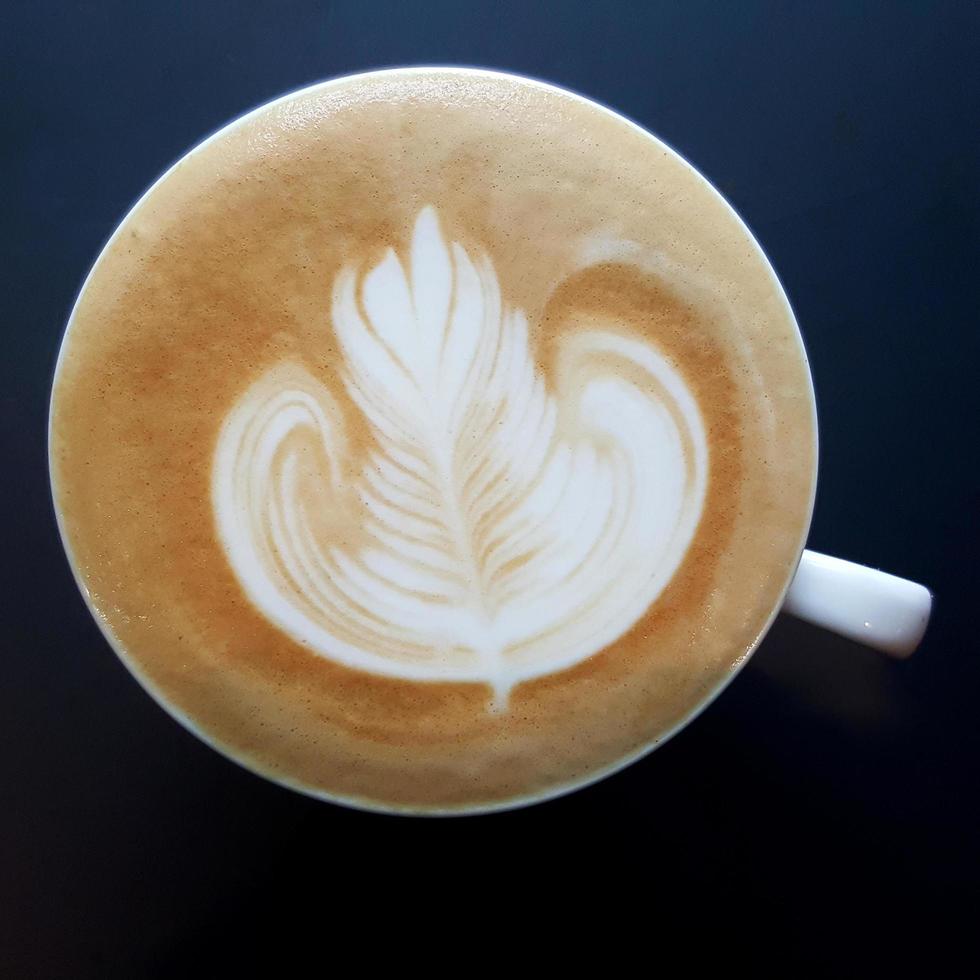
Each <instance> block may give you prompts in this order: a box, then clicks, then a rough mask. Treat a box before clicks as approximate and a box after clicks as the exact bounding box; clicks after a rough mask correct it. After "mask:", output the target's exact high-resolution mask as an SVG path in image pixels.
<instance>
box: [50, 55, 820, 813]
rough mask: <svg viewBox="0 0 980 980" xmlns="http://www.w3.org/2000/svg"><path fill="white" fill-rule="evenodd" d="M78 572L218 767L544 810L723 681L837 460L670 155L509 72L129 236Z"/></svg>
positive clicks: (248, 160)
mask: <svg viewBox="0 0 980 980" xmlns="http://www.w3.org/2000/svg"><path fill="white" fill-rule="evenodd" d="M50 451H51V467H52V483H53V487H54V493H55V502H56V506H57V509H58V513H59V520H60V523H61V527H62V532H63V536H64V540H65V543H66V547H67V549H68V552H69V555H70V557H71V560H72V563H73V566H74V569H75V572H76V574H77V576H78V578H79V581H80V584H81V585H82V587H83V589H84V590H85V593H86V595H87V596H88V598H89V601H90V603H91V606H92V608H93V610H94V612H95V614H96V616H97V617H98V619H99V622H100V625H101V626H102V628H103V629H104V631H105V632H106V635H107V636H108V638H109V639H110V641H111V642H112V644H113V646H114V647H115V649H116V650H117V652H118V653H119V654H120V656H121V657H122V658H123V659H124V660H125V662H126V663H127V664H128V665H129V667H130V668H131V669H132V670H133V671H134V672H135V673H136V675H137V676H138V677H139V678H140V679H141V680H142V682H143V683H144V684H145V685H146V686H147V687H148V688H149V689H150V690H151V691H153V692H154V693H155V694H156V695H157V696H158V698H159V699H160V700H161V701H162V702H163V703H164V704H166V705H167V706H168V708H169V709H170V710H171V711H172V712H173V713H174V714H175V715H176V716H177V717H179V718H180V719H181V720H183V721H184V722H185V723H186V724H188V725H189V726H191V727H192V728H193V729H194V730H195V731H197V732H198V733H199V734H200V735H201V736H202V737H203V738H205V739H206V740H207V741H208V742H210V743H211V744H213V745H215V746H216V747H218V748H220V749H221V750H222V751H224V752H226V753H227V754H229V755H231V756H232V757H234V758H236V759H238V760H239V761H241V762H244V763H245V764H247V765H248V766H250V767H251V768H253V769H255V770H257V771H258V772H261V773H263V774H265V775H267V776H269V777H271V778H274V779H277V780H279V781H281V782H284V783H286V784H288V785H291V786H294V787H296V788H298V789H301V790H304V791H306V792H310V793H313V794H316V795H321V796H325V797H327V798H330V799H334V800H338V801H343V802H350V803H354V804H357V805H362V806H367V807H374V808H380V809H391V810H404V811H420V812H439V811H453V810H472V809H486V808H492V807H495V806H503V805H509V804H512V803H514V802H518V801H522V800H530V799H536V798H541V797H546V796H548V795H553V794H555V793H557V792H560V791H562V790H564V789H567V788H571V787H573V786H575V785H577V784H580V783H582V782H586V781H588V780H590V779H592V778H595V777H596V776H598V775H601V774H602V773H603V772H606V771H609V770H611V769H613V768H616V767H617V766H618V765H620V764H622V763H623V762H625V761H628V760H629V759H630V758H632V757H634V756H636V755H637V754H639V753H641V752H642V751H644V750H646V749H648V748H650V747H651V746H653V745H655V744H656V743H657V742H658V741H659V740H660V739H662V738H663V737H665V736H666V735H668V734H669V733H670V732H671V730H672V729H673V728H674V727H676V726H677V725H678V724H679V723H680V722H682V721H683V719H684V718H685V717H686V716H687V715H689V714H690V713H691V712H692V711H693V710H695V709H696V708H697V707H698V706H699V705H700V704H701V703H702V702H703V701H704V700H705V698H706V697H707V696H709V695H710V694H711V693H712V692H713V691H714V690H716V689H717V688H718V687H719V686H720V685H721V684H722V683H723V682H724V680H725V678H726V677H728V676H730V674H731V673H732V671H733V670H735V669H737V667H738V666H739V664H740V663H741V662H742V661H743V660H744V658H745V657H746V655H747V654H748V652H750V651H751V649H752V647H753V646H754V644H755V642H756V641H757V639H758V637H759V636H760V635H761V633H762V632H763V631H764V629H765V627H766V625H767V623H768V620H769V618H770V615H771V610H772V609H773V608H774V606H775V605H776V604H777V603H778V600H779V598H780V596H781V594H782V592H783V590H784V589H785V586H786V584H787V582H788V580H789V577H790V576H791V574H792V571H793V568H794V566H795V562H796V560H797V559H798V557H799V553H800V549H801V547H802V541H803V536H804V534H805V532H806V527H807V523H808V520H809V513H810V507H811V502H812V491H813V480H814V465H815V431H814V425H813V404H812V398H811V394H810V386H809V381H808V376H807V368H806V362H805V357H804V354H803V350H802V347H801V344H800V340H799V335H798V332H797V330H796V326H795V323H794V321H793V317H792V314H791V312H790V310H789V309H788V307H787V305H786V302H785V299H784V297H783V295H782V292H781V290H780V288H779V285H778V283H777V282H776V280H775V278H774V276H773V273H772V271H771V269H770V268H769V266H768V264H767V262H766V260H765V258H764V257H763V255H762V254H761V253H760V252H759V250H758V247H757V246H756V245H755V243H754V242H753V240H752V238H751V236H750V235H749V234H748V232H747V231H746V230H745V228H744V226H743V225H742V224H741V222H740V221H739V220H738V218H737V217H736V216H735V215H734V214H733V212H732V211H731V210H730V208H728V206H727V205H726V204H725V203H724V202H723V201H722V200H721V199H720V198H719V197H718V195H717V194H716V193H715V192H714V191H713V190H712V189H711V187H710V186H709V185H708V184H706V182H705V181H704V180H703V179H702V178H701V177H700V176H699V175H698V174H697V173H695V172H694V171H693V170H691V168H690V167H689V166H688V165H687V164H685V163H684V162H683V161H682V160H680V159H679V158H678V157H677V156H676V155H675V154H673V153H672V152H671V151H670V150H668V149H667V148H665V147H664V146H663V145H662V144H660V143H658V142H657V141H656V140H654V139H653V138H651V137H650V136H649V135H647V134H645V133H643V132H642V131H640V130H639V129H637V128H636V127H635V126H633V125H631V124H630V123H628V122H626V121H624V120H622V119H621V118H619V117H617V116H615V115H614V114H612V113H609V112H608V111H606V110H604V109H601V108H599V107H597V106H595V105H593V104H591V103H588V102H586V101H585V100H582V99H580V98H578V97H576V96H573V95H571V94H569V93H565V92H562V91H560V90H557V89H553V88H550V87H548V86H544V85H541V84H539V83H534V82H530V81H525V80H520V79H516V78H512V77H508V76H501V75H495V74H492V73H487V72H471V71H464V70H456V69H425V70H422V69H419V70H404V71H392V72H381V73H376V74H372V75H365V76H357V77H352V78H348V79H341V80H338V81H336V82H330V83H327V84H324V85H321V86H317V87H314V88H312V89H308V90H306V91H304V92H301V93H298V94H296V95H293V96H290V97H287V98H285V99H283V100H280V101H279V102H276V103H273V104H272V105H270V106H267V107H264V108H263V109H260V110H257V111H256V112H254V113H252V114H250V115H249V116H247V117H245V118H244V119H242V120H239V121H238V122H237V123H235V124H233V125H232V126H230V127H229V128H228V129H226V130H223V131H222V132H221V133H219V134H218V135H217V136H215V137H213V138H212V139H210V140H209V141H207V142H206V143H204V144H203V145H202V146H201V147H199V148H197V149H196V150H195V151H193V152H192V153H191V154H190V155H189V156H188V157H186V158H185V159H184V160H183V161H181V162H180V163H179V164H178V165H177V166H176V167H174V168H173V169H172V170H171V171H170V172H169V173H168V174H166V175H165V176H164V177H163V178H162V179H161V180H160V181H159V182H158V183H157V184H156V185H154V187H153V188H152V189H151V190H150V191H149V192H148V193H147V195H146V196H145V197H144V198H143V199H142V200H141V201H140V202H139V204H138V205H137V206H136V207H135V208H134V209H133V211H132V212H131V213H130V214H129V215H128V216H127V218H126V219H125V221H124V222H123V224H122V225H121V226H120V228H119V230H118V231H117V233H116V235H115V236H114V237H113V239H112V241H111V242H110V244H109V245H108V246H107V247H106V249H105V251H104V252H103V254H102V256H101V257H100V259H99V261H98V262H97V264H96V266H95V268H94V269H93V271H92V273H91V275H90V277H89V279H88V281H87V282H86V285H85V287H84V288H83V291H82V294H81V296H80V298H79V301H78V303H77V305H76V308H75V311H74V313H73V315H72V319H71V322H70V324H69V329H68V332H67V334H66V337H65V342H64V345H63V349H62V354H61V358H60V361H59V365H58V370H57V373H56V379H55V386H54V392H53V396H52V415H51V444H50Z"/></svg>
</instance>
